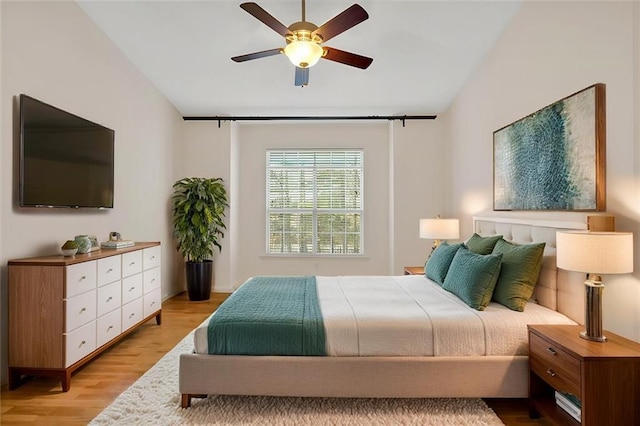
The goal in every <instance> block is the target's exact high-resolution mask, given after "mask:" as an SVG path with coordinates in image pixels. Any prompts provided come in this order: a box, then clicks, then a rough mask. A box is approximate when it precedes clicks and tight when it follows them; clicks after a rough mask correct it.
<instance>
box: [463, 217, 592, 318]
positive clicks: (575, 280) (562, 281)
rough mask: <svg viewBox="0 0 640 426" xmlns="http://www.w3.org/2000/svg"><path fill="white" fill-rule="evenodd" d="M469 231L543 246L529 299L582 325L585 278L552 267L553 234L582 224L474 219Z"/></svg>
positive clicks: (553, 260) (495, 218)
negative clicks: (538, 268)
mask: <svg viewBox="0 0 640 426" xmlns="http://www.w3.org/2000/svg"><path fill="white" fill-rule="evenodd" d="M473 229H474V232H476V233H477V234H478V235H481V236H488V235H502V236H503V237H504V239H505V240H507V241H509V242H512V243H514V244H531V243H540V242H544V243H546V244H545V249H544V259H543V262H542V269H541V270H540V276H539V278H538V283H537V284H536V289H535V291H534V293H533V298H534V299H535V300H536V301H537V302H538V303H539V304H540V305H542V306H546V307H547V308H549V309H553V310H556V311H558V312H560V313H562V314H564V315H566V316H568V317H569V318H571V319H572V320H574V321H575V322H577V323H579V324H583V323H584V297H585V296H584V295H585V292H584V279H585V277H584V275H583V274H579V273H575V272H569V271H565V270H562V269H558V268H557V267H556V231H562V230H574V231H575V230H586V229H587V224H586V223H579V222H562V221H546V220H526V219H512V218H504V217H490V216H486V217H484V216H483V217H480V216H476V217H474V218H473Z"/></svg>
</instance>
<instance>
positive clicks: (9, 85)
mask: <svg viewBox="0 0 640 426" xmlns="http://www.w3.org/2000/svg"><path fill="white" fill-rule="evenodd" d="M0 10H1V11H2V16H1V17H2V21H1V23H2V27H1V33H0V34H1V39H2V64H1V66H2V68H1V71H2V79H1V84H2V95H1V102H2V124H3V126H2V130H1V131H2V134H1V137H2V142H1V143H0V174H1V176H2V179H1V183H0V193H1V198H0V199H1V202H2V204H1V208H0V235H1V236H2V238H0V264H1V265H2V266H1V281H0V283H1V288H2V295H1V297H0V301H1V302H0V311H1V312H2V318H1V321H2V333H1V345H0V346H1V351H0V354H1V357H2V361H3V362H2V376H3V381H4V378H5V376H6V353H7V321H6V320H7V314H6V303H7V297H6V289H7V268H6V264H7V261H8V260H9V259H12V258H20V257H30V256H38V255H47V254H54V253H58V252H59V247H60V245H61V244H62V243H63V242H64V241H65V240H67V239H69V238H72V237H73V236H75V235H77V234H95V235H96V236H98V238H99V239H100V240H106V239H107V237H108V233H109V231H112V230H115V231H119V232H121V233H122V235H123V237H124V238H127V239H133V240H137V241H161V242H162V243H163V257H164V259H165V262H163V271H162V295H163V297H164V298H166V297H168V296H170V295H173V294H175V293H176V292H177V291H178V290H179V287H177V286H176V283H175V282H174V281H173V280H171V279H170V277H169V271H170V270H171V267H172V265H171V261H170V260H171V255H172V250H173V249H172V247H171V244H170V217H169V196H170V192H171V184H172V183H173V181H174V179H175V177H176V172H175V171H174V167H175V166H174V158H173V157H174V156H175V154H176V151H174V149H175V148H174V143H176V142H178V141H180V140H181V139H182V134H181V133H182V131H183V126H184V124H183V122H182V120H181V117H180V115H179V114H178V112H177V111H176V110H175V108H174V107H173V106H172V105H171V104H169V102H168V101H167V100H166V99H165V98H164V97H163V96H162V95H161V94H160V93H159V92H158V90H157V89H156V88H155V87H153V86H152V85H151V84H150V83H149V81H148V80H147V79H146V78H145V77H144V76H143V75H142V74H140V72H139V71H138V70H137V69H136V68H135V67H134V66H133V65H132V64H131V63H130V62H129V61H128V60H127V59H126V58H125V57H124V55H123V54H122V53H121V52H120V51H119V50H118V49H117V48H116V47H115V46H114V45H113V44H112V43H111V41H110V40H109V39H108V38H107V37H106V36H105V35H104V34H103V33H102V32H101V31H100V30H99V29H98V28H97V26H95V24H93V22H92V21H91V20H90V19H89V18H88V17H87V16H86V14H85V13H84V11H82V9H80V8H79V7H78V6H77V5H76V4H75V3H74V2H8V1H3V2H1V3H0ZM21 93H25V94H28V95H30V96H33V97H35V98H37V99H40V100H42V101H44V102H47V103H50V104H52V105H55V106H57V107H59V108H61V109H63V110H66V111H69V112H72V113H75V114H77V115H80V116H82V117H84V118H87V119H89V120H92V121H95V122H97V123H100V124H102V125H105V126H107V127H109V128H111V129H114V130H115V200H114V208H113V209H109V210H104V211H93V210H67V209H20V208H18V207H17V201H16V200H17V198H16V188H17V180H16V176H17V172H18V167H17V159H18V157H17V144H18V118H19V117H18V105H17V97H18V95H19V94H21ZM167 260H168V261H167Z"/></svg>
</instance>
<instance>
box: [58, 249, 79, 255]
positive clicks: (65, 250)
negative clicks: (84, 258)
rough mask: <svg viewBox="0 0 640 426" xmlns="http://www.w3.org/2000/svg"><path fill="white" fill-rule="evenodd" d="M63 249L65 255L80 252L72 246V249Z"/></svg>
mask: <svg viewBox="0 0 640 426" xmlns="http://www.w3.org/2000/svg"><path fill="white" fill-rule="evenodd" d="M61 250H62V254H63V255H65V256H73V255H75V254H76V253H77V252H78V249H77V248H72V249H61Z"/></svg>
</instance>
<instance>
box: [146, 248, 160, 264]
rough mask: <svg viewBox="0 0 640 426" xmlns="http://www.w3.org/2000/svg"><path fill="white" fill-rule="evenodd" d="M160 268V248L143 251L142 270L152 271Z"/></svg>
mask: <svg viewBox="0 0 640 426" xmlns="http://www.w3.org/2000/svg"><path fill="white" fill-rule="evenodd" d="M157 266H160V246H155V247H149V248H146V249H142V268H143V269H145V270H146V269H151V268H155V267H157Z"/></svg>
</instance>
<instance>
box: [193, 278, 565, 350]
mask: <svg viewBox="0 0 640 426" xmlns="http://www.w3.org/2000/svg"><path fill="white" fill-rule="evenodd" d="M316 282H317V291H318V300H319V303H320V309H321V311H322V316H323V320H324V325H325V333H326V345H327V348H326V349H327V354H328V355H329V356H500V355H507V356H511V355H527V352H528V341H527V327H526V326H527V324H575V322H574V321H572V320H571V319H569V318H567V317H566V316H564V315H562V314H560V313H558V312H556V311H553V310H551V309H548V308H545V307H543V306H540V305H538V304H536V303H533V302H531V303H528V304H527V305H526V307H525V309H524V311H523V312H516V311H512V310H510V309H509V308H506V307H504V306H502V305H500V304H497V303H494V302H491V303H490V304H489V306H487V307H486V308H485V310H484V311H477V310H475V309H472V308H469V307H468V306H467V305H466V304H465V303H464V302H463V301H462V300H460V299H459V298H458V297H457V296H455V295H453V294H452V293H449V292H448V291H446V290H444V289H443V288H442V287H440V286H439V285H438V284H436V283H434V282H433V281H431V280H429V279H427V278H426V277H424V276H420V275H403V276H337V277H322V276H318V277H316ZM212 315H215V312H214V313H213V314H212ZM208 321H209V319H208V318H207V320H205V321H204V322H203V323H202V324H201V325H200V326H199V327H198V328H197V329H196V330H195V333H194V347H195V352H196V353H199V354H207V353H208V341H207V324H208Z"/></svg>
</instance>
